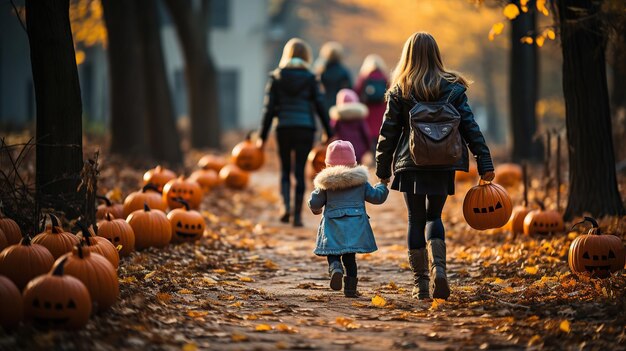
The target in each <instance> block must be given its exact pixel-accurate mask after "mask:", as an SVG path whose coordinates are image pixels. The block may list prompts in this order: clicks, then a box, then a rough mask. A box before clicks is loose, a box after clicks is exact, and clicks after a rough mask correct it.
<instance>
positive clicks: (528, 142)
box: [509, 0, 542, 162]
mask: <svg viewBox="0 0 626 351" xmlns="http://www.w3.org/2000/svg"><path fill="white" fill-rule="evenodd" d="M512 2H513V3H515V4H517V5H519V2H520V1H519V0H513V1H512ZM527 6H528V8H529V9H531V10H529V11H528V12H522V13H521V14H520V15H519V16H517V17H516V18H515V19H513V20H511V25H512V29H511V60H510V64H511V66H510V71H511V74H510V80H509V92H510V93H509V99H510V105H509V106H510V114H511V124H510V125H511V133H512V135H513V150H512V157H513V161H516V162H520V161H522V160H539V159H540V158H541V155H542V150H541V145H540V144H539V142H538V141H536V140H534V136H535V133H536V131H537V116H536V112H535V105H536V104H537V86H538V69H537V47H536V46H535V45H528V44H524V43H522V41H521V39H522V37H524V36H527V35H532V34H534V33H535V31H536V28H537V26H536V12H535V10H534V8H535V0H530V1H529V2H528V4H527Z"/></svg>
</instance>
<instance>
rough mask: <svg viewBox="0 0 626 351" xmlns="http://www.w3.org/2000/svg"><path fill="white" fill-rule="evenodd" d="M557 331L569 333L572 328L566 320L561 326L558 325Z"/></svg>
mask: <svg viewBox="0 0 626 351" xmlns="http://www.w3.org/2000/svg"><path fill="white" fill-rule="evenodd" d="M559 329H561V331H562V332H565V333H569V332H571V331H572V328H571V326H570V324H569V321H568V320H567V319H566V320H564V321H562V322H561V324H559Z"/></svg>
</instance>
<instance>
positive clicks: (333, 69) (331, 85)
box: [320, 62, 352, 110]
mask: <svg viewBox="0 0 626 351" xmlns="http://www.w3.org/2000/svg"><path fill="white" fill-rule="evenodd" d="M320 79H321V81H322V86H324V101H325V105H326V109H327V110H328V109H330V107H331V106H333V105H334V104H335V99H336V98H337V93H338V92H339V90H341V89H351V88H352V77H351V75H350V71H348V69H347V68H346V67H345V66H344V65H342V64H341V62H328V63H327V64H326V67H325V68H324V71H323V72H322V74H321V75H320Z"/></svg>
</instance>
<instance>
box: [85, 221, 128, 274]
mask: <svg viewBox="0 0 626 351" xmlns="http://www.w3.org/2000/svg"><path fill="white" fill-rule="evenodd" d="M107 215H109V216H110V215H111V214H110V213H107ZM76 224H77V225H78V226H79V227H80V229H81V231H80V232H79V233H78V234H77V235H78V236H79V237H80V238H81V239H82V240H81V244H82V245H83V250H86V251H89V252H93V253H97V254H100V255H102V256H103V257H104V258H106V259H107V260H108V261H109V262H111V265H113V267H115V268H116V269H117V267H118V266H119V265H120V255H119V254H118V253H117V249H116V248H115V246H113V244H111V242H110V241H109V240H107V239H105V238H103V237H101V236H96V233H95V232H94V231H93V227H90V228H89V229H87V228H86V227H85V225H84V224H83V223H81V222H77V223H76Z"/></svg>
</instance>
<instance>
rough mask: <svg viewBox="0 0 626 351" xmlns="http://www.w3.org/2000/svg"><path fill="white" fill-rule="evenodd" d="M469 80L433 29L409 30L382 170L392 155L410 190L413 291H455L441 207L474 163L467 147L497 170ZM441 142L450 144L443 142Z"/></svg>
mask: <svg viewBox="0 0 626 351" xmlns="http://www.w3.org/2000/svg"><path fill="white" fill-rule="evenodd" d="M467 87H468V82H467V80H465V79H464V78H463V77H462V76H461V75H459V74H458V73H454V72H452V71H449V70H447V69H446V68H445V67H444V65H443V61H442V60H441V54H440V52H439V47H438V46H437V42H436V41H435V39H434V38H433V37H432V36H431V35H430V34H428V33H425V32H418V33H414V34H413V35H411V37H409V38H408V40H407V41H406V43H405V44H404V48H403V50H402V55H401V57H400V60H399V61H398V64H397V65H396V68H395V70H394V72H393V76H392V79H391V88H390V92H389V94H388V99H387V109H386V112H385V116H384V119H383V125H382V128H381V130H380V136H379V138H378V145H377V149H376V150H377V151H376V175H377V176H378V177H379V178H380V179H381V180H382V181H388V179H389V178H390V177H391V176H392V163H393V174H395V177H394V180H393V183H392V185H391V188H392V189H394V190H397V191H400V192H403V193H404V198H405V201H406V206H407V210H408V248H409V251H408V254H409V262H410V265H411V269H412V271H413V277H414V289H413V293H412V295H413V297H414V298H419V299H426V298H429V297H432V298H439V299H446V298H448V296H449V295H450V288H449V285H448V280H447V276H446V243H445V230H444V226H443V223H442V221H441V212H442V210H443V206H444V204H445V202H446V198H447V196H448V195H452V194H454V172H455V171H457V170H461V171H466V172H467V171H468V168H469V167H468V166H469V158H468V152H467V147H469V149H470V150H471V151H472V154H473V155H474V158H475V160H476V163H477V166H478V172H479V174H480V175H481V178H482V179H483V180H487V181H490V180H492V179H493V178H494V176H495V174H494V172H493V170H494V167H493V163H492V161H491V154H490V152H489V148H488V147H487V144H486V143H485V138H484V137H483V134H482V133H481V131H480V128H479V126H478V124H476V121H475V120H474V115H473V113H472V110H471V108H470V106H469V104H468V100H467V95H466V94H465V92H466V90H467ZM442 121H443V122H442ZM416 145H417V147H414V146H416ZM442 145H445V146H450V148H449V149H445V150H442V149H441V146H442ZM466 145H467V146H466Z"/></svg>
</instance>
